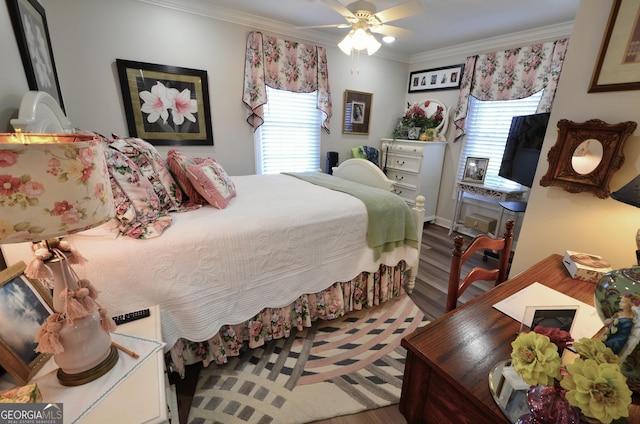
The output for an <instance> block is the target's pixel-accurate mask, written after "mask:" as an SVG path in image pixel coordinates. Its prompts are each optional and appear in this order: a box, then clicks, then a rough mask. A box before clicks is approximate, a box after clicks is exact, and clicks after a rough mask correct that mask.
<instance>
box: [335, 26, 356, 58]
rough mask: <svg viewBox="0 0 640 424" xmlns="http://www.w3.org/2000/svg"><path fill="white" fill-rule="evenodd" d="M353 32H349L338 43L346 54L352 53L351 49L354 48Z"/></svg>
mask: <svg viewBox="0 0 640 424" xmlns="http://www.w3.org/2000/svg"><path fill="white" fill-rule="evenodd" d="M352 32H353V31H351V32H349V34H347V35H346V37H344V38H343V39H342V41H341V42H339V43H338V47H339V48H340V50H342V52H343V53H344V54H346V55H350V54H351V50H352V49H353V39H352V38H351V33H352Z"/></svg>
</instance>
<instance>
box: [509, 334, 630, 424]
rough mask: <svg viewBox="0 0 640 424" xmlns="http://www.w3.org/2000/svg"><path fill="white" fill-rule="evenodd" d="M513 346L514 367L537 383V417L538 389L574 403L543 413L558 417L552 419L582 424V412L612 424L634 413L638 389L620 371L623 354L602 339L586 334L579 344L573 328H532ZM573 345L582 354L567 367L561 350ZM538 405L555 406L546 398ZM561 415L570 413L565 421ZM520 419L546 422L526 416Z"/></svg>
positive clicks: (524, 421)
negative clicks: (634, 395) (634, 390)
mask: <svg viewBox="0 0 640 424" xmlns="http://www.w3.org/2000/svg"><path fill="white" fill-rule="evenodd" d="M511 346H512V348H513V350H512V352H511V360H512V366H513V369H514V371H516V372H517V373H518V374H520V376H522V379H523V380H524V382H525V383H527V384H529V385H531V386H532V387H531V388H530V389H529V392H528V393H527V397H528V399H527V402H528V404H529V408H530V409H531V410H532V414H529V415H535V412H536V411H534V409H535V408H533V407H532V406H533V405H532V402H531V401H530V399H529V397H530V394H532V391H533V389H535V388H538V389H542V390H544V389H547V393H546V394H547V395H553V396H556V397H559V398H561V401H566V402H567V403H568V404H569V406H568V407H567V408H568V410H565V411H564V412H560V411H542V413H545V414H546V415H547V417H553V420H551V421H548V422H575V423H578V422H580V418H581V415H582V417H587V418H588V419H589V418H590V419H595V420H597V421H596V422H598V423H604V424H608V423H612V422H624V420H622V421H618V420H619V419H622V418H623V417H628V416H629V405H630V404H631V396H632V392H631V390H629V387H628V386H627V381H626V378H625V376H624V375H623V374H622V372H621V370H620V365H619V362H618V356H617V355H616V354H614V353H613V351H612V350H611V349H610V348H608V347H607V346H605V344H604V343H603V342H602V341H599V340H594V339H589V338H581V339H580V340H579V341H577V342H575V343H574V342H573V339H572V338H571V334H569V333H568V332H567V331H564V330H561V329H558V328H545V327H540V326H537V327H535V328H534V329H533V331H531V332H528V333H524V332H523V333H520V334H519V335H518V337H517V338H516V339H515V340H514V341H513V342H512V343H511ZM570 346H572V347H573V350H574V351H575V352H576V353H577V354H578V355H579V356H578V357H576V358H575V360H574V361H573V363H570V364H567V365H562V359H561V357H560V351H562V349H564V348H566V347H570ZM539 394H540V390H539ZM542 394H543V395H544V392H542ZM556 405H557V404H556ZM538 406H540V407H541V408H542V407H543V408H542V409H544V408H546V409H549V408H553V407H552V406H551V404H550V403H546V404H545V402H538ZM559 414H560V415H561V414H564V416H565V418H564V420H563V421H559V420H558V419H559V418H560V417H559ZM567 416H569V417H568V418H567ZM554 420H555V421H554ZM518 422H521V423H534V422H536V423H537V422H540V421H538V420H536V418H535V417H528V416H525V417H523V418H521V419H520V421H518ZM589 422H593V421H589Z"/></svg>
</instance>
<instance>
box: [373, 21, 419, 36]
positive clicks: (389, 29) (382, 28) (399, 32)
mask: <svg viewBox="0 0 640 424" xmlns="http://www.w3.org/2000/svg"><path fill="white" fill-rule="evenodd" d="M371 32H375V33H378V34H384V35H391V36H393V37H395V38H408V37H410V36H412V35H413V34H415V31H412V30H410V29H405V28H400V27H397V26H391V25H384V24H382V25H378V26H374V27H371Z"/></svg>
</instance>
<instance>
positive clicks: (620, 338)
mask: <svg viewBox="0 0 640 424" xmlns="http://www.w3.org/2000/svg"><path fill="white" fill-rule="evenodd" d="M619 308H620V309H619V310H618V312H616V313H615V315H614V316H613V317H611V318H610V319H609V320H608V321H609V322H608V328H607V332H606V334H605V335H604V336H603V337H602V341H603V342H604V344H605V345H606V346H607V347H609V348H611V350H612V351H613V353H615V354H616V355H618V356H619V357H620V360H621V361H623V360H624V358H625V357H626V356H627V355H629V353H631V352H632V351H633V349H635V347H636V346H637V344H638V341H639V340H640V339H639V334H638V333H640V330H639V329H637V328H636V329H635V330H634V324H635V322H636V315H637V314H640V295H637V294H634V293H629V292H627V293H625V294H624V296H622V297H621V298H620V306H619Z"/></svg>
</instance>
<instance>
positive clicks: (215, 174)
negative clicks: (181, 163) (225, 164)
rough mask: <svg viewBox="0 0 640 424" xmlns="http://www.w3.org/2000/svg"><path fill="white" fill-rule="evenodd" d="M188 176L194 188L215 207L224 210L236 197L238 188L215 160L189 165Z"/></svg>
mask: <svg viewBox="0 0 640 424" xmlns="http://www.w3.org/2000/svg"><path fill="white" fill-rule="evenodd" d="M187 176H188V177H189V181H191V184H192V185H193V187H194V188H195V189H196V191H198V193H200V195H202V197H204V198H205V199H206V200H207V202H209V204H210V205H211V206H213V207H216V208H218V209H224V208H226V207H227V205H228V204H229V201H231V199H232V198H234V197H235V196H236V186H235V184H234V183H233V181H231V178H229V175H227V173H226V171H225V170H224V169H223V168H222V166H220V164H219V163H218V162H217V161H216V160H215V159H205V160H204V161H203V162H202V163H198V164H194V165H187Z"/></svg>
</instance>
